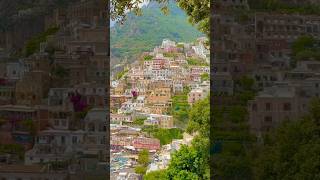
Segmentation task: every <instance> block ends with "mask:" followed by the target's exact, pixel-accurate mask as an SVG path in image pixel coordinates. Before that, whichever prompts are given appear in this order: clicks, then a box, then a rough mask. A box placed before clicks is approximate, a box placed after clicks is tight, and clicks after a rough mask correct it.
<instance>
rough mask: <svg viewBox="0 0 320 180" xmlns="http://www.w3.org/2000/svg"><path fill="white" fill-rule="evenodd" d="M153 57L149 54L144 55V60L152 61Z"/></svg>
mask: <svg viewBox="0 0 320 180" xmlns="http://www.w3.org/2000/svg"><path fill="white" fill-rule="evenodd" d="M152 58H153V56H151V55H147V56H144V57H143V60H144V61H151V60H152Z"/></svg>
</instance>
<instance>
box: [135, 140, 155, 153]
mask: <svg viewBox="0 0 320 180" xmlns="http://www.w3.org/2000/svg"><path fill="white" fill-rule="evenodd" d="M133 147H134V148H136V149H147V150H149V151H151V150H159V149H160V140H159V139H154V138H144V137H139V138H136V139H134V140H133Z"/></svg>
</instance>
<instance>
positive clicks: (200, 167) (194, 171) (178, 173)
mask: <svg viewBox="0 0 320 180" xmlns="http://www.w3.org/2000/svg"><path fill="white" fill-rule="evenodd" d="M207 168H208V164H207V159H206V158H205V156H204V154H203V153H201V151H199V150H198V149H195V148H194V147H188V146H185V145H182V146H181V148H180V150H179V151H177V152H175V153H174V154H173V155H172V159H171V161H170V164H169V167H168V169H167V178H168V179H190V180H191V179H207V178H208V177H206V174H207V173H206V171H207Z"/></svg>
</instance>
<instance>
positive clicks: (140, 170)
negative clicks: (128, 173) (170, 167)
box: [134, 166, 147, 175]
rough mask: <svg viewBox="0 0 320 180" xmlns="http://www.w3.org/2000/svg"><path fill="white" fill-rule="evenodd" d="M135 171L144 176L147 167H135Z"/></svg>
mask: <svg viewBox="0 0 320 180" xmlns="http://www.w3.org/2000/svg"><path fill="white" fill-rule="evenodd" d="M134 171H135V172H136V173H137V174H141V175H144V174H146V171H147V167H145V166H137V167H135V169H134Z"/></svg>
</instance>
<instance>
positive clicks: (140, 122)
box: [133, 118, 147, 126]
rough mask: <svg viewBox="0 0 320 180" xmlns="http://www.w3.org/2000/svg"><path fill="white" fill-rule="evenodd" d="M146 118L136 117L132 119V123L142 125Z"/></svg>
mask: <svg viewBox="0 0 320 180" xmlns="http://www.w3.org/2000/svg"><path fill="white" fill-rule="evenodd" d="M146 119H147V118H136V119H135V120H133V124H135V125H139V126H142V125H143V123H144V121H145V120H146Z"/></svg>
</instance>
